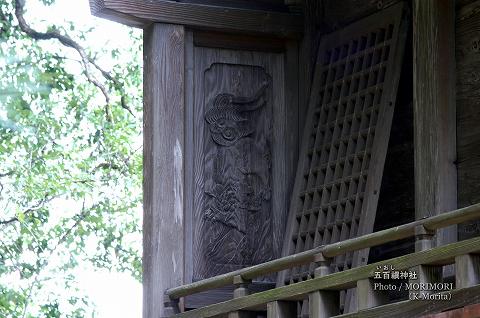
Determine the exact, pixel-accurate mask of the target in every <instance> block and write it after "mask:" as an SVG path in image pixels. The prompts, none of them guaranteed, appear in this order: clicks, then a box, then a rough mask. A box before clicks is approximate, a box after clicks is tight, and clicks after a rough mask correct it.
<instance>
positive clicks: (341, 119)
mask: <svg viewBox="0 0 480 318" xmlns="http://www.w3.org/2000/svg"><path fill="white" fill-rule="evenodd" d="M404 16H405V9H404V6H403V4H398V5H395V6H392V7H389V8H387V9H385V10H383V11H381V12H379V13H376V14H374V15H372V16H370V17H367V18H365V19H363V20H361V21H359V22H356V23H353V24H351V25H349V26H347V27H346V28H343V29H341V30H339V31H336V32H334V33H331V34H328V35H326V36H324V37H323V38H322V40H321V43H320V48H319V53H318V56H317V62H316V69H315V74H314V81H313V85H312V92H311V96H310V102H309V110H308V115H307V122H306V126H305V131H304V136H303V138H304V139H303V143H302V148H301V152H300V157H299V165H298V170H297V176H296V180H295V186H294V191H293V196H292V199H291V205H290V210H289V221H288V222H289V223H288V227H287V236H286V241H285V244H284V249H283V254H284V255H289V254H294V253H299V252H302V251H305V250H308V249H311V248H313V247H316V246H319V245H324V244H330V243H334V242H337V241H341V240H345V239H348V238H352V237H356V236H359V235H362V234H366V233H370V232H371V231H372V229H373V224H374V220H375V214H376V208H377V201H378V195H379V190H380V185H381V179H382V173H383V166H384V161H385V156H386V152H387V146H388V139H389V134H390V127H391V121H392V117H393V110H394V105H395V97H396V93H397V86H398V82H399V77H400V69H401V60H402V57H403V51H404V42H405V38H406V31H407V30H406V29H407V23H406V22H405V19H404ZM367 258H368V251H361V252H359V253H358V254H356V255H346V256H339V257H336V258H335V261H334V264H333V266H334V267H335V270H337V271H338V270H344V269H348V268H350V267H352V266H359V265H362V264H366V262H367ZM314 268H315V265H314V264H311V265H310V266H308V265H306V266H303V267H298V268H294V269H292V270H291V271H285V272H283V273H281V274H280V275H279V280H278V284H279V285H283V284H289V283H294V282H298V281H302V280H305V279H308V278H310V277H312V276H313V270H314Z"/></svg>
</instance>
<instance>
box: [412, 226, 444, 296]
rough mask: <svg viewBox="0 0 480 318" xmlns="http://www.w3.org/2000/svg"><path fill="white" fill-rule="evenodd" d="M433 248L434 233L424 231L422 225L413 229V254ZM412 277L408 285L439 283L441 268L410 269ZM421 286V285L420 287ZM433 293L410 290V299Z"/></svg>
mask: <svg viewBox="0 0 480 318" xmlns="http://www.w3.org/2000/svg"><path fill="white" fill-rule="evenodd" d="M433 247H435V231H431V230H428V229H426V228H425V227H424V226H423V225H418V226H416V227H415V252H421V251H426V250H429V249H432V248H433ZM411 272H412V274H413V277H410V278H409V282H410V283H414V284H417V283H418V284H422V283H439V282H441V281H442V267H441V266H431V265H418V266H415V267H414V268H412V269H411ZM420 286H421V285H420ZM422 292H427V293H435V291H434V290H410V291H409V297H410V299H417V296H418V295H419V294H420V293H422Z"/></svg>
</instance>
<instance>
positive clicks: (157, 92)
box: [143, 24, 185, 318]
mask: <svg viewBox="0 0 480 318" xmlns="http://www.w3.org/2000/svg"><path fill="white" fill-rule="evenodd" d="M144 65H145V72H144V117H143V119H144V175H143V177H144V186H143V188H144V219H143V295H144V297H143V317H144V318H151V317H163V316H164V315H165V314H167V312H171V311H166V310H165V306H164V303H163V302H162V300H163V296H164V293H165V290H166V289H167V288H171V287H174V286H178V285H181V284H182V283H183V271H184V250H183V246H184V245H183V240H184V237H183V235H184V234H183V233H184V229H183V227H184V221H183V220H184V217H183V215H184V207H183V179H184V176H183V174H184V167H183V165H184V162H183V155H182V154H184V125H185V121H184V95H183V94H184V89H183V87H184V28H183V26H175V25H167V24H154V25H152V26H151V27H149V28H147V29H146V30H145V36H144Z"/></svg>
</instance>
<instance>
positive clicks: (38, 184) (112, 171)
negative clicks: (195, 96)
mask: <svg viewBox="0 0 480 318" xmlns="http://www.w3.org/2000/svg"><path fill="white" fill-rule="evenodd" d="M28 1H33V0H28ZM28 1H27V2H28ZM23 2H24V0H17V2H15V1H14V0H2V1H0V317H24V318H25V317H36V318H37V317H85V316H87V315H88V316H90V315H91V313H92V310H93V309H92V306H91V301H92V300H91V299H89V298H88V296H87V295H84V294H82V292H81V290H79V289H78V282H77V276H76V273H77V272H78V270H79V268H80V267H82V266H86V265H85V264H91V265H92V266H95V267H97V268H106V269H109V270H114V271H123V272H129V273H131V274H132V275H133V276H134V277H136V278H138V279H140V276H141V259H140V245H141V235H140V219H139V218H140V210H141V176H142V173H141V170H142V156H141V153H142V149H141V145H142V142H141V128H142V126H141V122H142V118H141V61H140V58H139V54H138V53H139V52H141V46H140V45H141V43H140V40H141V39H140V37H141V35H140V33H139V32H138V31H134V30H130V29H128V28H126V27H124V28H122V27H121V26H119V30H121V32H129V34H130V38H131V41H130V43H128V45H124V46H121V47H112V46H101V47H83V46H82V44H81V43H82V41H84V40H85V39H87V38H88V37H89V36H92V34H93V33H94V32H95V30H92V29H90V30H88V29H85V30H83V29H79V28H78V27H77V26H76V25H74V24H72V23H65V24H64V25H50V26H48V27H47V28H46V29H45V30H41V31H38V30H37V29H35V25H34V23H31V22H30V21H27V19H26V18H25V20H24V21H23V22H24V23H25V25H26V26H28V27H29V28H30V31H29V30H28V29H25V25H22V23H23V22H22V18H23V14H24V13H25V12H24V10H23V6H24V3H23ZM52 2H53V0H43V3H44V4H45V5H50V4H52ZM27 5H28V3H27ZM72 5H73V4H72ZM19 9H20V11H19ZM27 9H28V6H27ZM27 12H28V11H27ZM34 32H37V33H34ZM39 34H56V35H59V36H60V37H59V36H51V37H43V38H42V37H41V36H38V35H39ZM62 37H63V38H64V39H63V41H62ZM67 38H68V39H70V40H72V41H73V43H76V44H78V45H79V47H77V48H76V47H74V46H72V45H68V43H65V39H67ZM79 49H81V50H82V51H83V53H82V52H80V50H79ZM82 54H84V56H82ZM102 58H103V59H105V58H108V59H109V60H110V61H112V65H114V66H113V67H112V69H111V70H108V71H106V70H105V69H103V68H101V67H100V65H99V64H100V63H99V62H97V61H98V60H101V59H102Z"/></svg>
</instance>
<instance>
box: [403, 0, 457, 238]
mask: <svg viewBox="0 0 480 318" xmlns="http://www.w3.org/2000/svg"><path fill="white" fill-rule="evenodd" d="M454 15H455V2H454V1H452V0H414V1H413V19H414V21H413V25H414V30H413V58H414V61H413V72H414V75H413V76H414V81H413V84H414V86H413V108H414V134H415V136H414V139H415V211H416V212H415V213H416V215H415V216H416V219H422V218H424V217H428V216H432V215H437V214H440V213H443V212H446V211H450V210H453V209H455V208H456V207H457V170H456V166H455V161H456V116H455V111H456V108H455V45H454V44H455V35H454V30H455V17H454ZM456 238H457V230H456V226H452V227H451V228H449V229H444V230H442V231H440V232H439V233H438V240H437V244H445V243H449V242H453V241H455V240H456Z"/></svg>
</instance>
